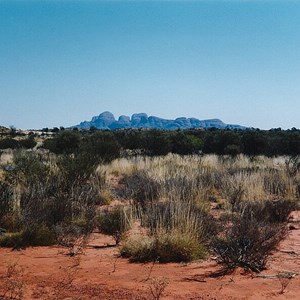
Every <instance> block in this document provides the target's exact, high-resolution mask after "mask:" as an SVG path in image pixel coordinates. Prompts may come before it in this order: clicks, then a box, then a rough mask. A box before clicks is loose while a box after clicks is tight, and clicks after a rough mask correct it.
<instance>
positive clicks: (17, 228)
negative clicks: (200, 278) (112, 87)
mask: <svg viewBox="0 0 300 300" xmlns="http://www.w3.org/2000/svg"><path fill="white" fill-rule="evenodd" d="M125 134H126V131H125V132H114V133H113V132H100V131H96V132H94V131H92V132H86V133H79V132H78V131H66V130H62V131H60V132H59V133H57V134H56V135H54V136H53V137H51V138H48V139H46V140H45V141H44V143H43V145H42V147H43V148H46V149H48V150H43V149H41V150H39V149H36V150H35V151H28V150H26V149H15V150H11V152H10V155H11V159H10V160H8V161H5V162H3V163H2V177H1V182H0V195H1V199H0V206H1V210H0V227H1V228H2V229H3V232H2V235H1V237H0V245H1V246H3V247H13V248H14V249H20V248H23V247H27V246H35V245H49V244H57V243H58V244H60V245H63V246H65V247H66V248H68V249H69V255H71V256H73V255H76V253H77V252H80V249H81V248H82V246H83V245H84V244H85V243H86V240H87V238H88V236H89V234H90V233H91V232H93V231H95V230H98V231H100V232H102V233H104V234H108V235H111V236H113V237H114V239H115V242H116V245H119V247H120V255H121V256H123V257H126V258H129V260H130V261H133V262H171V261H174V262H189V261H192V260H198V259H205V258H206V257H208V256H209V255H210V254H212V253H214V255H215V256H216V257H217V259H218V261H219V262H220V263H221V264H222V265H223V266H224V271H226V272H229V271H231V270H233V269H234V268H236V267H238V266H239V267H242V268H245V269H249V270H251V271H254V272H260V271H261V270H263V269H264V268H265V267H266V264H267V261H268V256H269V254H270V253H271V252H272V251H273V250H274V249H275V248H276V246H277V245H278V243H279V242H280V241H281V240H282V239H283V238H284V236H285V234H286V226H285V222H286V221H287V220H288V218H289V214H290V212H291V211H292V210H294V209H296V208H297V207H298V204H299V197H300V177H299V170H300V163H299V161H300V160H299V157H298V156H273V157H267V156H262V155H261V156H259V155H256V156H249V155H245V154H237V153H235V155H217V154H203V153H202V154H199V153H198V154H193V155H179V154H174V153H173V154H172V153H169V154H168V155H165V156H157V155H154V154H161V153H158V152H157V151H155V150H153V149H152V150H151V151H150V150H149V148H148V149H147V148H145V147H144V148H143V145H142V144H141V143H139V142H138V141H137V140H132V141H131V142H132V145H136V147H135V148H136V149H138V147H142V148H140V151H138V152H133V153H131V154H130V152H128V151H127V152H126V151H125V152H124V148H123V147H121V145H122V144H123V145H124V139H125V140H127V141H129V140H130V139H133V137H134V136H135V137H136V138H137V137H138V138H140V139H145V138H146V140H147V139H148V140H147V141H148V142H149V141H152V142H153V143H152V142H151V143H152V144H151V143H150V144H151V145H152V146H153V145H156V146H155V147H158V148H159V149H162V147H166V146H167V145H168V143H165V140H164V139H165V138H171V137H172V138H173V142H174V143H175V144H176V143H178V145H177V146H176V147H177V148H176V147H175V146H174V145H175V144H174V143H173V146H172V147H173V149H175V148H176V149H179V148H180V147H183V145H187V144H189V143H191V144H193V145H194V146H196V145H198V146H200V145H201V147H203V150H204V149H205V148H207V140H209V139H210V138H209V137H211V136H213V135H214V137H215V139H219V138H220V135H221V136H223V137H226V138H224V139H225V140H226V139H227V138H228V136H229V135H230V136H232V135H237V136H240V138H241V140H243V139H244V140H245V136H247V135H251V136H252V135H253V134H254V135H255V136H256V137H258V136H260V134H261V133H260V132H258V133H257V132H254V133H251V134H250V133H240V132H231V131H228V132H227V131H222V132H218V133H215V132H214V131H208V132H207V133H206V136H205V138H204V139H200V138H199V137H196V135H193V134H194V133H193V132H192V133H188V134H187V133H185V132H177V133H173V132H172V133H171V132H170V133H166V132H157V131H149V132H147V131H146V132H142V133H138V132H135V133H134V132H131V131H129V132H127V135H126V136H125ZM201 134H203V133H202V132H201ZM289 134H298V131H297V132H296V133H294V132H291V133H289ZM179 138H180V139H179ZM181 138H182V139H183V141H184V143H183V144H181V143H179V141H181ZM5 139H7V138H4V139H3V140H2V141H4V140H5ZM26 139H33V141H34V137H33V135H32V134H31V136H30V137H28V138H26ZM128 139H129V140H128ZM201 140H206V142H205V143H204V144H203V143H201ZM189 145H190V144H189ZM127 146H129V145H127ZM198 146H197V147H198ZM223 146H224V145H223ZM252 146H253V145H252ZM174 147H175V148H174ZM178 147H179V148H178ZM130 148H134V147H129V149H130ZM225 148H226V147H225ZM122 149H123V150H122ZM248 150H249V149H248ZM194 151H196V148H193V150H192V152H194ZM174 152H179V153H182V154H184V153H185V151H182V149H181V150H180V151H179V150H178V151H174ZM188 152H190V151H188ZM246 152H247V151H246ZM248 152H249V151H248ZM138 153H140V154H138ZM143 153H144V154H143ZM145 153H150V154H151V155H150V156H149V155H146V154H145ZM249 154H250V153H249ZM112 179H113V181H114V184H112ZM113 199H117V200H118V201H119V205H118V206H116V207H110V206H108V207H107V205H108V204H109V203H110V202H111V201H112V200H113ZM104 205H105V206H104Z"/></svg>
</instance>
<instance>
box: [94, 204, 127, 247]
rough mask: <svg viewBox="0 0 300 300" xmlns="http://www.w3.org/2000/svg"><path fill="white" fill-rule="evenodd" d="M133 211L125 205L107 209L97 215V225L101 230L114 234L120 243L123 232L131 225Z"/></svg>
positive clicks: (117, 242)
mask: <svg viewBox="0 0 300 300" xmlns="http://www.w3.org/2000/svg"><path fill="white" fill-rule="evenodd" d="M130 214H131V212H130V211H129V210H128V209H126V208H124V207H117V208H114V209H112V210H105V211H102V212H100V213H99V214H98V216H97V221H96V222H97V226H98V229H99V231H100V232H102V233H104V234H107V235H112V236H113V238H114V239H115V241H116V244H117V245H118V244H119V243H120V241H121V238H122V236H123V234H124V233H125V232H126V231H127V230H129V229H130V227H131V215H130Z"/></svg>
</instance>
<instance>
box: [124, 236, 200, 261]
mask: <svg viewBox="0 0 300 300" xmlns="http://www.w3.org/2000/svg"><path fill="white" fill-rule="evenodd" d="M120 251H121V255H122V256H123V257H127V258H129V259H130V261H132V262H149V261H159V262H163V263H167V262H190V261H193V260H196V259H201V258H204V257H205V256H206V250H205V248H204V246H203V245H202V244H200V243H199V241H198V240H197V239H196V238H194V237H192V236H190V235H188V234H179V233H175V232H173V233H169V234H167V233H161V234H158V235H156V236H152V237H149V236H135V237H130V238H128V239H127V240H125V241H124V244H123V245H122V247H121V250H120Z"/></svg>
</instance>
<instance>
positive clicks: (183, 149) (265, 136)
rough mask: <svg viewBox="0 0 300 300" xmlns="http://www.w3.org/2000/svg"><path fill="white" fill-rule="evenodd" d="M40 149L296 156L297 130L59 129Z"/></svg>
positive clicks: (14, 143) (17, 144)
mask: <svg viewBox="0 0 300 300" xmlns="http://www.w3.org/2000/svg"><path fill="white" fill-rule="evenodd" d="M35 146H36V137H35V136H34V134H31V135H30V136H28V137H27V138H24V139H16V138H15V137H13V136H11V137H5V138H2V139H0V149H6V148H12V149H16V148H27V149H30V148H33V147H35ZM41 147H42V148H45V149H49V150H50V151H51V152H54V153H56V154H71V153H78V152H85V151H88V152H90V153H94V154H96V153H98V155H99V154H100V156H103V157H104V158H105V157H107V156H109V155H112V156H113V157H116V156H117V153H120V150H121V149H123V150H129V151H131V153H143V154H147V155H152V156H156V155H165V154H168V153H176V154H182V155H187V154H200V153H204V154H209V153H214V154H218V155H238V154H241V153H243V154H246V155H266V156H277V155H290V156H296V155H299V154H300V130H298V129H295V128H293V129H289V130H281V129H280V128H278V129H271V130H258V129H251V130H250V129H249V130H232V129H225V130H224V129H215V128H211V129H190V130H176V131H170V130H157V129H122V130H115V131H105V130H96V129H95V128H91V129H90V130H77V129H75V130H67V129H64V130H59V131H55V133H54V134H53V135H52V136H51V137H49V138H47V139H45V140H44V142H43V144H42V146H41Z"/></svg>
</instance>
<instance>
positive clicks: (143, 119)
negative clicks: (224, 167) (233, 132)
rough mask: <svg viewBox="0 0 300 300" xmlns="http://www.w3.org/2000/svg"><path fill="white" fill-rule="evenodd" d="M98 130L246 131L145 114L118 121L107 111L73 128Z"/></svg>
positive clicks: (216, 122) (209, 122)
mask: <svg viewBox="0 0 300 300" xmlns="http://www.w3.org/2000/svg"><path fill="white" fill-rule="evenodd" d="M92 126H94V127H96V128H98V129H121V128H156V129H167V130H175V129H191V128H212V127H215V128H223V129H225V128H230V129H245V128H246V127H244V126H241V125H233V124H225V123H223V122H222V121H221V120H219V119H209V120H198V119H196V118H185V117H180V118H176V119H175V120H168V119H163V118H159V117H155V116H149V117H148V115H147V114H145V113H138V114H133V115H132V116H131V118H130V117H128V116H124V115H122V116H120V117H119V118H118V120H116V119H115V117H114V115H113V114H112V113H111V112H109V111H105V112H103V113H101V114H100V115H99V116H95V117H93V118H92V120H91V121H84V122H81V123H80V124H79V125H75V126H73V127H77V128H81V129H89V128H90V127H92Z"/></svg>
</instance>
